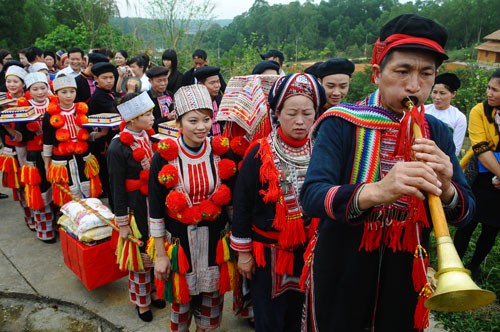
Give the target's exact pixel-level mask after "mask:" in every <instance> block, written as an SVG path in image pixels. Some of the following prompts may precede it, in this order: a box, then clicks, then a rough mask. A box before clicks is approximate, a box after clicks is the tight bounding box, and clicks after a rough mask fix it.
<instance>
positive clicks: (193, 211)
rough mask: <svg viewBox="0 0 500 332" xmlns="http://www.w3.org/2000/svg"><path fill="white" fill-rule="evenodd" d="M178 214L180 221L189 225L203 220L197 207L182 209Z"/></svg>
mask: <svg viewBox="0 0 500 332" xmlns="http://www.w3.org/2000/svg"><path fill="white" fill-rule="evenodd" d="M179 214H180V218H179V219H180V221H181V222H183V223H185V224H189V225H193V224H197V223H199V222H200V221H201V220H202V219H203V217H202V215H201V210H200V208H199V207H198V206H192V207H191V208H189V209H184V210H182V211H181V212H180V213H179Z"/></svg>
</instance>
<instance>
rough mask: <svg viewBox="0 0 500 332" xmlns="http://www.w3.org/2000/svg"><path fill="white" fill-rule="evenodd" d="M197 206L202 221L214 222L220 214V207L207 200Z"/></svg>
mask: <svg viewBox="0 0 500 332" xmlns="http://www.w3.org/2000/svg"><path fill="white" fill-rule="evenodd" d="M198 206H199V208H200V210H201V215H202V217H203V220H209V221H215V220H216V219H217V218H218V217H219V216H220V214H221V212H222V209H221V207H220V206H217V205H215V203H214V202H212V201H211V200H209V199H206V200H204V201H201V202H200V205H198Z"/></svg>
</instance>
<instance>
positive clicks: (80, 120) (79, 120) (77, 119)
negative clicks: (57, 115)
mask: <svg viewBox="0 0 500 332" xmlns="http://www.w3.org/2000/svg"><path fill="white" fill-rule="evenodd" d="M88 122H89V118H88V117H87V116H86V115H85V114H78V115H77V116H76V117H75V123H76V125H77V126H78V127H83V125H84V124H86V123H88Z"/></svg>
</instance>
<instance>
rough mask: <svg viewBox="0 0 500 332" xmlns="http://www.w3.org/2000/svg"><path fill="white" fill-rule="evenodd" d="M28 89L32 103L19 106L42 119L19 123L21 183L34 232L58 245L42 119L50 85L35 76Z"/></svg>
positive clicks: (30, 76) (29, 77) (42, 76)
mask: <svg viewBox="0 0 500 332" xmlns="http://www.w3.org/2000/svg"><path fill="white" fill-rule="evenodd" d="M25 82H26V88H27V89H28V91H29V96H30V97H31V98H30V99H28V98H26V97H21V98H19V99H18V100H17V104H18V105H19V106H33V108H34V110H35V114H39V115H40V117H39V118H38V119H37V120H35V121H32V122H20V123H18V124H16V129H17V130H18V132H19V133H20V135H21V137H22V142H24V143H26V151H27V154H26V163H25V164H24V165H23V166H22V169H21V182H23V183H24V185H25V188H24V194H25V197H26V204H27V206H28V207H29V208H30V209H31V212H32V215H33V218H34V220H35V230H36V235H37V237H38V239H40V240H42V241H44V242H47V243H54V242H55V231H54V213H53V211H52V204H51V203H52V197H51V194H52V192H51V190H50V183H49V182H48V181H47V178H46V170H45V165H44V162H43V157H42V150H43V130H42V129H43V128H42V123H43V118H44V115H45V113H46V112H47V108H48V106H49V103H50V99H49V83H48V81H47V76H46V75H45V74H43V73H39V72H34V73H30V74H28V75H26V78H25Z"/></svg>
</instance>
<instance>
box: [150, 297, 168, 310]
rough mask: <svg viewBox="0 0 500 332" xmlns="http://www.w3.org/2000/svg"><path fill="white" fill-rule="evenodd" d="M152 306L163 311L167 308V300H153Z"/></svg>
mask: <svg viewBox="0 0 500 332" xmlns="http://www.w3.org/2000/svg"><path fill="white" fill-rule="evenodd" d="M151 304H152V305H153V307H155V308H158V309H163V308H165V307H166V306H167V302H165V300H162V299H156V300H153V299H151Z"/></svg>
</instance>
